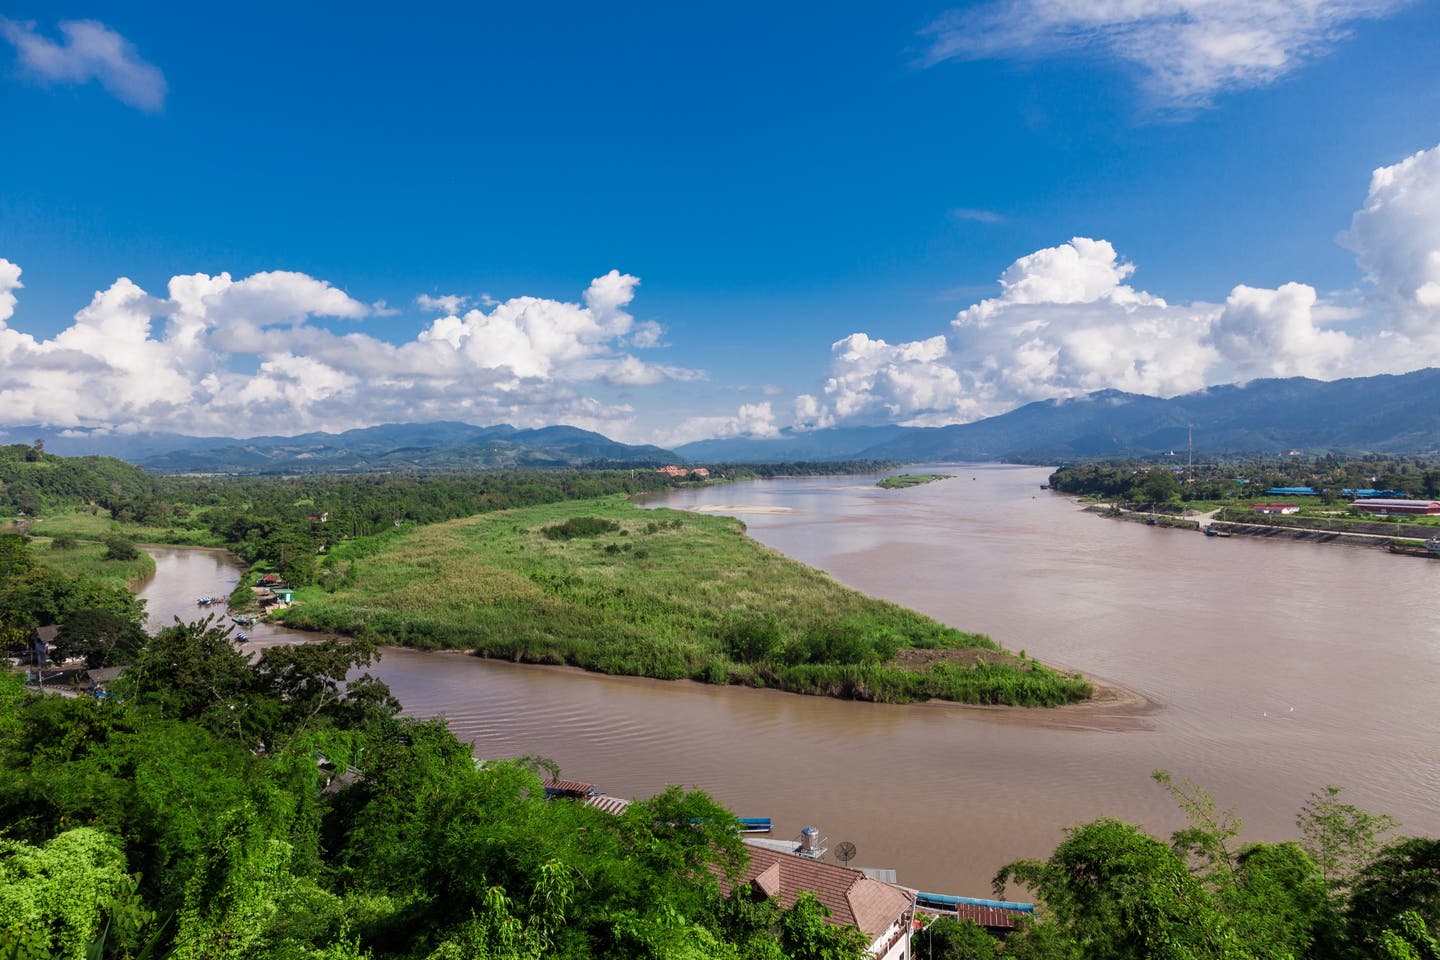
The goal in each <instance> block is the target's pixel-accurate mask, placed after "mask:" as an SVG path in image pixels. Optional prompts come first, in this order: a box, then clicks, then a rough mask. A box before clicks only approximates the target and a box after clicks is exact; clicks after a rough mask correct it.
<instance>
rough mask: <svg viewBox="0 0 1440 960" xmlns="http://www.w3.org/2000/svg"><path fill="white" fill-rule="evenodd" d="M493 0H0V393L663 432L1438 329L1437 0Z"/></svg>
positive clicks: (1439, 341) (11, 414) (242, 410)
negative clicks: (458, 3)
mask: <svg viewBox="0 0 1440 960" xmlns="http://www.w3.org/2000/svg"><path fill="white" fill-rule="evenodd" d="M519 6H522V5H507V6H503V7H502V6H500V5H495V6H494V7H493V8H492V7H480V8H478V9H473V10H469V11H463V12H451V11H444V10H436V9H434V8H430V7H426V6H424V5H420V6H416V7H414V8H407V9H404V10H399V11H397V10H395V9H394V8H385V9H380V8H376V9H374V10H372V11H366V10H362V9H357V8H356V7H355V6H353V5H351V6H344V7H342V6H339V5H335V6H328V5H320V4H316V5H305V6H303V7H302V8H300V9H297V8H296V7H295V6H294V5H285V6H280V5H269V4H254V5H247V6H246V8H245V9H244V11H243V12H238V11H237V12H224V13H222V12H215V11H214V10H213V9H207V8H205V7H204V5H183V6H178V5H177V6H175V7H166V6H161V5H132V6H130V7H124V8H117V7H112V6H109V5H101V6H74V7H64V6H63V5H59V4H56V3H53V2H47V3H44V4H36V3H31V4H26V3H16V4H9V5H7V6H5V7H4V8H3V9H0V17H3V18H4V19H3V20H0V108H3V109H0V129H3V130H4V131H5V133H6V134H7V136H6V137H5V143H6V148H5V149H4V150H0V185H3V189H0V260H3V262H0V426H3V425H5V424H32V423H40V422H44V423H47V424H51V425H54V426H62V427H79V428H96V427H98V428H105V429H120V430H129V429H162V430H177V431H181V432H187V433H203V434H232V435H248V434H254V433H262V432H264V433H270V432H280V433H295V432H302V431H305V430H310V429H344V428H348V427H352V426H360V425H365V424H369V423H377V422H393V421H397V420H428V419H441V418H445V419H452V418H453V419H464V420H469V421H472V422H476V423H492V422H502V421H503V422H511V423H516V424H517V425H522V426H536V425H540V424H544V423H556V422H567V423H576V424H578V425H581V426H586V427H590V428H593V429H598V430H601V431H602V432H605V433H607V434H609V435H612V436H616V437H618V438H621V439H627V440H645V441H658V442H663V443H675V442H681V441H684V440H688V439H697V438H700V437H704V436H716V435H734V434H739V433H751V434H758V435H765V434H767V433H772V432H773V431H775V430H778V429H781V428H784V427H787V426H792V425H795V426H798V427H799V428H802V429H806V428H813V427H816V426H825V425H830V424H848V423H880V422H903V423H919V424H939V423H950V422H960V421H965V420H971V419H975V418H977V417H980V416H987V415H991V414H994V413H999V412H1003V411H1004V410H1006V409H1009V408H1011V407H1013V406H1016V405H1018V404H1020V403H1023V402H1028V401H1030V400H1034V399H1041V398H1046V397H1051V396H1073V395H1077V394H1080V393H1084V392H1086V391H1088V390H1092V389H1100V388H1102V387H1117V388H1121V389H1130V390H1135V391H1137V392H1147V393H1155V394H1164V395H1171V394H1175V393H1180V392H1186V391H1188V390H1192V389H1197V388H1200V387H1203V386H1205V385H1207V384H1212V383H1220V382H1231V381H1236V380H1245V379H1251V378H1254V377H1257V376H1289V375H1307V376H1316V377H1320V378H1322V379H1331V378H1334V377H1338V376H1348V375H1364V374H1370V373H1377V372H1387V371H1388V372H1400V371H1402V370H1408V369H1413V368H1415V367H1419V366H1425V365H1430V364H1433V363H1440V58H1437V57H1436V56H1435V54H1434V51H1435V50H1437V49H1440V5H1437V4H1433V3H1424V2H1409V3H1405V2H1389V0H1303V2H1302V0H1252V2H1241V0H1131V2H1128V3H1126V4H1114V3H1102V2H1100V0H1073V2H1068V3H1058V2H1054V0H998V2H987V3H978V4H971V5H968V6H964V5H962V6H958V7H957V6H947V5H946V4H944V3H929V4H922V3H892V4H884V5H877V4H857V5H853V6H844V5H838V4H829V5H811V6H807V7H802V6H799V5H794V6H792V7H790V8H789V9H788V10H782V11H777V10H776V9H773V5H753V6H744V5H738V4H732V5H727V6H726V7H725V8H723V9H718V8H716V9H705V10H700V9H692V8H688V7H685V6H684V5H675V4H663V5H662V4H655V5H641V4H632V5H626V6H625V7H624V8H623V9H606V8H603V7H599V6H596V5H589V4H584V5H582V4H574V5H559V4H556V5H545V6H543V7H542V6H538V5H523V6H524V7H525V9H516V7H519ZM1377 170H1379V171H1382V173H1380V174H1376V173H1375V171H1377ZM1384 171H1389V172H1388V173H1386V172H1384ZM1074 238H1080V239H1079V240H1074ZM1072 240H1074V242H1072ZM611 271H617V273H616V274H615V275H614V276H611V277H609V279H608V280H607V279H605V278H606V277H607V275H609V274H610V272H611ZM225 274H228V278H224V279H222V275H225ZM201 275H203V276H201ZM176 277H179V278H190V279H188V280H187V279H182V280H180V281H177V282H176V283H172V278H176ZM121 278H124V279H123V280H122V279H121ZM597 278H600V280H598V281H597V282H596V283H595V284H594V285H593V286H592V281H596V279H597ZM1002 281H1003V282H1002ZM587 295H588V296H587ZM422 297H429V298H434V299H431V300H428V301H425V302H424V303H422V302H421V300H420V298H422ZM446 297H453V298H463V299H443V298H446ZM452 311H453V314H454V315H453V317H452V316H450V314H451V313H452Z"/></svg>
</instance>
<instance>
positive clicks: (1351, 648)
mask: <svg viewBox="0 0 1440 960" xmlns="http://www.w3.org/2000/svg"><path fill="white" fill-rule="evenodd" d="M925 469H938V470H944V471H945V472H949V473H953V474H955V475H956V476H955V478H954V479H951V480H945V481H942V482H938V483H932V484H929V485H927V486H922V487H916V488H912V489H909V490H899V491H885V490H880V489H878V488H876V487H875V486H874V482H875V479H876V478H875V477H874V476H857V477H825V478H818V479H804V480H775V481H761V482H755V483H744V484H734V485H727V486H713V487H701V488H695V489H687V490H683V491H677V492H675V493H673V494H671V495H669V496H665V497H661V498H659V499H658V500H652V501H651V502H650V504H649V505H651V506H669V507H677V508H682V509H691V510H703V511H707V512H717V513H726V514H730V515H734V516H739V517H741V518H742V519H744V521H745V522H746V524H747V525H748V526H749V530H750V533H751V534H752V535H753V536H754V537H755V538H756V539H757V540H760V541H761V542H763V543H765V544H768V545H770V546H772V547H775V548H776V549H778V550H781V551H783V552H784V553H786V554H788V555H789V556H791V557H794V558H796V559H798V560H802V561H804V562H806V563H809V564H811V565H813V566H816V567H820V568H822V569H824V570H826V571H828V572H829V573H830V574H831V575H832V576H834V577H835V578H836V579H837V580H839V581H841V582H843V583H845V584H848V585H850V586H852V587H855V588H856V589H859V590H863V591H864V592H866V593H869V594H873V595H875V596H880V597H885V598H886V599H889V600H894V601H896V602H898V603H902V604H905V605H907V606H910V607H914V608H916V609H918V610H922V611H924V612H925V613H927V614H930V615H931V616H933V617H935V618H937V619H939V620H942V621H944V622H945V623H948V624H951V625H953V626H956V627H960V628H963V629H969V630H978V631H983V632H985V633H988V634H990V635H991V636H993V637H994V638H995V639H997V640H999V641H1000V642H1002V643H1003V644H1005V645H1006V646H1008V647H1010V648H1012V649H1022V648H1023V649H1025V650H1026V651H1027V652H1028V653H1029V654H1031V655H1032V656H1036V657H1039V658H1040V659H1043V660H1046V661H1048V662H1050V663H1053V664H1057V665H1061V666H1065V667H1068V668H1073V669H1078V670H1083V671H1084V672H1086V673H1087V674H1089V675H1091V676H1094V677H1096V678H1099V679H1101V680H1103V681H1105V682H1106V683H1109V684H1114V685H1117V686H1120V687H1123V688H1125V689H1127V690H1129V691H1133V692H1135V693H1137V694H1139V695H1141V697H1143V698H1145V699H1146V700H1148V701H1150V703H1151V706H1150V707H1148V708H1141V709H1137V708H1136V707H1135V706H1133V705H1127V704H1124V703H1120V704H1114V705H1109V704H1102V705H1099V706H1091V707H1087V708H1081V709H1078V710H1072V709H1069V708H1067V709H1064V710H1060V711H1041V710H1030V711H1026V710H1005V709H1002V710H985V709H968V708H963V707H956V706H952V705H947V704H923V705H913V706H887V705H877V704H863V703H844V702H839V701H833V700H824V699H820V698H814V697H802V696H796V695H791V694H783V693H776V692H773V691H761V690H749V689H738V688H723V687H709V686H703V685H698V684H692V683H667V682H661V681H649V680H636V679H630V678H616V677H603V676H597V675H592V674H586V673H582V672H579V671H575V670H569V669H561V668H548V667H529V666H517V665H514V664H509V663H499V662H487V661H483V660H479V659H476V658H473V657H469V656H464V655H460V654H454V653H439V654H437V653H419V652H414V651H408V650H399V649H392V650H387V651H386V652H385V655H384V658H383V660H382V661H381V663H380V664H379V665H378V667H376V668H374V670H373V672H374V673H376V674H377V675H378V676H379V677H381V678H382V679H383V680H385V681H386V682H387V683H389V684H390V686H391V688H392V689H393V690H394V692H395V694H396V695H397V696H398V697H399V698H400V700H401V702H402V703H403V704H404V705H405V708H406V711H407V712H408V713H410V714H412V715H416V716H431V715H435V714H443V715H444V716H445V717H447V718H448V720H449V722H450V725H451V727H452V729H454V730H455V732H456V733H457V734H458V735H459V736H460V737H461V739H463V740H466V741H470V742H472V743H473V744H474V748H475V753H476V754H477V755H478V756H489V757H503V756H518V755H522V754H540V755H542V756H547V757H550V758H552V759H554V760H555V761H557V762H558V763H559V764H560V766H561V769H562V773H563V775H564V776H567V777H572V778H576V779H582V780H589V781H592V782H594V783H597V784H599V785H600V787H601V788H602V789H603V790H605V791H606V792H608V793H611V794H616V795H621V796H627V797H634V796H646V795H649V794H652V793H655V792H657V791H659V790H661V789H663V788H664V787H665V786H666V785H667V784H672V783H673V784H681V785H685V786H695V787H700V788H702V789H704V790H706V791H708V792H709V793H711V794H712V795H713V796H715V797H716V798H717V799H719V800H720V801H721V802H723V803H724V804H726V805H727V806H729V807H730V808H731V809H733V810H735V812H736V813H738V814H740V815H741V816H769V817H773V818H774V820H775V824H776V834H775V835H776V836H779V837H791V836H796V835H798V834H799V831H800V828H801V827H802V826H806V825H811V824H813V825H815V826H818V827H819V828H820V830H821V833H822V834H823V835H824V836H825V837H827V838H828V841H829V845H830V846H831V847H832V848H833V847H834V846H836V845H837V844H838V843H839V842H840V841H842V840H849V841H851V842H852V843H854V844H855V846H856V847H857V848H858V851H859V853H858V856H857V857H856V859H855V861H854V863H853V865H863V866H876V867H893V868H895V869H896V870H897V871H898V877H899V880H900V882H902V883H904V884H906V885H909V886H915V887H919V888H921V889H925V890H932V891H939V892H947V893H959V894H967V895H972V896H974V895H978V896H988V895H989V879H990V877H991V876H993V874H994V873H995V871H996V869H997V868H998V867H1000V866H1001V865H1002V864H1004V863H1006V862H1008V861H1010V860H1013V859H1016V858H1019V857H1026V856H1039V857H1043V856H1044V855H1046V854H1048V853H1049V851H1050V850H1051V849H1052V848H1053V847H1054V845H1055V844H1056V842H1058V840H1059V839H1060V838H1061V836H1062V831H1063V829H1064V828H1065V827H1067V826H1071V825H1074V824H1078V823H1082V822H1085V821H1087V820H1091V819H1094V818H1096V817H1100V816H1113V817H1119V818H1121V819H1125V820H1130V821H1132V822H1136V823H1141V824H1143V825H1144V826H1146V827H1147V828H1148V829H1150V830H1151V831H1153V832H1157V833H1160V834H1168V832H1169V831H1170V830H1172V829H1174V828H1176V827H1178V826H1180V825H1181V823H1182V821H1181V818H1180V816H1179V814H1178V813H1177V811H1176V809H1175V807H1174V805H1173V803H1171V801H1170V800H1169V798H1168V797H1167V796H1166V795H1165V793H1164V792H1163V790H1162V789H1161V788H1160V787H1158V786H1157V785H1155V784H1153V783H1152V782H1151V781H1150V779H1149V775H1150V772H1151V771H1152V770H1155V769H1156V768H1165V769H1168V770H1170V771H1172V772H1173V773H1174V774H1175V775H1176V776H1177V777H1182V776H1183V777H1188V778H1190V779H1191V780H1193V781H1195V782H1196V783H1198V784H1200V785H1201V786H1203V787H1205V788H1206V789H1207V790H1209V791H1210V792H1211V793H1213V794H1214V795H1215V797H1216V798H1217V800H1218V801H1219V802H1220V803H1221V804H1222V805H1223V806H1233V807H1235V808H1236V810H1237V812H1238V814H1239V815H1240V817H1241V818H1242V819H1243V820H1244V822H1245V832H1244V836H1245V837H1246V838H1250V839H1286V838H1291V837H1293V836H1295V833H1296V831H1295V825H1294V820H1295V814H1296V812H1297V811H1298V810H1299V808H1300V806H1301V804H1302V803H1303V802H1304V801H1305V799H1306V797H1307V796H1308V795H1309V794H1310V792H1311V791H1313V790H1317V789H1319V788H1321V787H1323V786H1325V785H1326V784H1336V785H1340V786H1343V787H1344V788H1345V792H1344V794H1343V798H1344V799H1347V800H1349V801H1351V802H1354V803H1357V804H1359V805H1361V806H1364V807H1366V808H1367V809H1370V810H1372V811H1375V812H1384V813H1390V814H1392V815H1394V816H1396V817H1398V818H1399V819H1400V820H1401V821H1402V823H1403V825H1404V831H1405V832H1408V833H1414V834H1426V835H1436V834H1440V603H1437V602H1436V600H1437V594H1440V563H1436V562H1430V561H1425V560H1418V559H1411V558H1408V557H1394V556H1390V555H1388V554H1385V553H1383V552H1380V551H1378V550H1374V549H1367V548H1359V547H1340V546H1321V545H1315V544H1306V543H1296V542H1289V541H1286V542H1278V541H1253V540H1247V539H1244V538H1241V537H1234V538H1231V539H1228V540H1226V539H1213V538H1211V539H1207V538H1205V537H1202V536H1200V535H1198V534H1196V533H1193V532H1181V531H1172V530H1164V529H1158V528H1150V527H1145V526H1143V525H1139V524H1131V523H1119V522H1115V521H1110V520H1105V519H1102V518H1100V517H1098V516H1096V515H1094V514H1091V513H1086V512H1084V511H1082V510H1081V509H1080V508H1078V507H1077V506H1076V505H1075V504H1074V503H1073V502H1071V501H1070V500H1069V499H1067V498H1065V497H1063V496H1059V495H1055V494H1051V493H1048V492H1044V491H1041V490H1040V489H1039V487H1040V484H1041V483H1043V482H1044V481H1045V479H1046V476H1047V475H1048V473H1049V471H1048V470H1046V469H1041V468H1034V467H1004V466H993V465H986V466H972V465H959V466H955V465H951V466H949V467H934V468H925ZM153 552H154V553H155V554H156V559H157V573H156V576H155V578H154V579H153V580H152V581H151V582H150V583H149V584H148V585H147V586H146V587H145V588H144V589H143V590H142V592H141V596H143V597H145V598H146V600H147V601H148V602H149V610H150V614H151V617H152V624H155V625H159V624H161V623H165V622H169V620H170V617H171V616H172V615H175V614H179V615H181V616H183V617H193V616H194V615H195V611H196V607H195V603H194V599H195V597H197V596H200V595H204V594H216V593H218V594H224V593H228V592H229V590H230V589H231V585H233V582H234V579H235V577H236V576H237V575H238V572H239V569H238V567H237V566H236V564H235V562H234V561H233V559H232V558H229V557H228V556H227V555H225V554H223V553H220V552H216V551H197V550H182V549H166V548H161V549H156V550H154V551H153ZM251 632H252V634H254V636H253V638H252V644H251V645H252V646H256V645H264V644H267V643H274V642H285V641H286V640H287V639H290V638H293V634H290V635H289V636H288V637H287V636H286V632H285V631H283V630H281V629H279V628H273V627H266V626H261V627H258V628H255V629H254V630H252V631H251ZM1010 893H1011V895H1012V896H1014V895H1020V896H1023V895H1024V891H1018V890H1011V891H1010Z"/></svg>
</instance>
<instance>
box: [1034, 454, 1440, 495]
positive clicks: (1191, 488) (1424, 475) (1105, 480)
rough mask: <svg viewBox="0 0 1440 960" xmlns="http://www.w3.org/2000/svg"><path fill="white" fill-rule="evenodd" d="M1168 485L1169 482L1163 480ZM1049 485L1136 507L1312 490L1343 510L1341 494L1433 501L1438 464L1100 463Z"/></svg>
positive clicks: (1063, 472) (1372, 460)
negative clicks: (1379, 493) (1393, 493)
mask: <svg viewBox="0 0 1440 960" xmlns="http://www.w3.org/2000/svg"><path fill="white" fill-rule="evenodd" d="M1167 477H1168V478H1169V479H1168V480H1167V479H1165V478H1167ZM1050 486H1051V487H1053V488H1054V489H1056V490H1060V491H1063V492H1065V493H1073V494H1079V495H1082V496H1096V497H1101V498H1103V499H1107V500H1129V501H1133V502H1137V503H1149V502H1161V503H1164V502H1167V501H1170V500H1175V501H1181V502H1186V503H1189V502H1193V501H1225V500H1244V501H1246V502H1247V503H1248V502H1249V501H1250V500H1253V499H1257V498H1264V499H1273V498H1272V497H1267V496H1266V494H1265V491H1266V490H1269V489H1270V488H1271V487H1311V488H1313V489H1314V490H1316V491H1317V492H1318V493H1319V496H1318V497H1316V498H1313V499H1314V500H1315V502H1316V505H1317V506H1318V505H1323V506H1326V507H1331V506H1332V505H1334V504H1336V503H1337V502H1341V503H1342V505H1343V499H1342V497H1341V492H1342V491H1344V490H1363V489H1381V490H1400V491H1403V492H1404V493H1406V494H1407V495H1408V496H1411V497H1416V498H1426V499H1437V498H1440V461H1436V460H1434V459H1429V458H1420V457H1383V456H1370V457H1356V458H1346V457H1340V456H1335V455H1331V456H1324V457H1277V458H1272V459H1268V460H1257V459H1220V460H1210V459H1207V460H1205V461H1204V462H1197V463H1195V464H1194V466H1193V467H1189V468H1187V467H1186V466H1185V465H1184V464H1183V463H1177V462H1176V460H1175V458H1173V457H1165V458H1150V459H1146V460H1102V461H1093V462H1088V463H1079V464H1074V465H1071V466H1065V467H1061V468H1059V469H1058V470H1056V471H1055V472H1054V473H1053V474H1051V476H1050Z"/></svg>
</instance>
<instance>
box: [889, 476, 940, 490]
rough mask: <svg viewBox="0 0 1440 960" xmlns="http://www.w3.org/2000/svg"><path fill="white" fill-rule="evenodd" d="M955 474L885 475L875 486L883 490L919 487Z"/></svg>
mask: <svg viewBox="0 0 1440 960" xmlns="http://www.w3.org/2000/svg"><path fill="white" fill-rule="evenodd" d="M953 476H955V474H953V473H900V474H896V475H895V476H893V477H885V478H884V479H883V480H881V481H879V482H878V483H876V484H875V486H877V487H879V488H880V489H882V490H903V489H905V488H906V487H918V486H920V485H921V484H922V483H934V482H935V481H936V480H949V479H950V478H951V477H953Z"/></svg>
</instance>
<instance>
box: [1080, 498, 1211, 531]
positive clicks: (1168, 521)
mask: <svg viewBox="0 0 1440 960" xmlns="http://www.w3.org/2000/svg"><path fill="white" fill-rule="evenodd" d="M1085 510H1086V512H1087V513H1097V514H1099V515H1100V516H1102V517H1105V518H1107V519H1110V520H1125V521H1127V522H1129V523H1145V524H1150V525H1151V526H1156V527H1170V528H1172V529H1175V530H1199V529H1200V523H1199V522H1198V521H1196V520H1193V519H1191V518H1189V517H1177V516H1175V515H1174V514H1170V513H1147V512H1145V511H1142V510H1118V511H1117V510H1116V509H1115V508H1114V507H1112V506H1110V505H1109V504H1105V503H1095V504H1091V505H1090V506H1088V507H1086V508H1085ZM1152 521H1153V523H1152Z"/></svg>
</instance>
